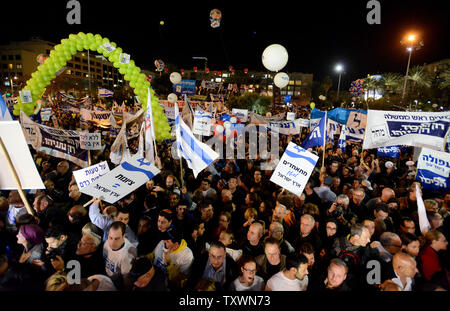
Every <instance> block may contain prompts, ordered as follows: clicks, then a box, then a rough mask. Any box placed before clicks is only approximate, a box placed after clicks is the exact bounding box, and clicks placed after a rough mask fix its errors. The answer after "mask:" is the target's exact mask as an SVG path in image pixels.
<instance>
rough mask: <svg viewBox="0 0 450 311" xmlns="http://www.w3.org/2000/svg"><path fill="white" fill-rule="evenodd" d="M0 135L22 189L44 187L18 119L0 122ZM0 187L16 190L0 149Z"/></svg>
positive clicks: (5, 159)
mask: <svg viewBox="0 0 450 311" xmlns="http://www.w3.org/2000/svg"><path fill="white" fill-rule="evenodd" d="M0 137H1V139H2V142H3V144H4V145H5V147H6V151H7V152H8V155H9V157H10V159H11V162H12V165H13V167H14V169H15V170H16V173H17V176H18V177H19V180H20V185H21V187H22V189H45V186H44V183H43V182H42V179H41V176H39V173H38V171H37V168H36V164H35V163H34V161H33V157H32V156H31V153H30V149H29V148H28V145H27V142H26V141H25V136H24V133H23V131H22V127H21V126H20V123H19V121H2V122H0ZM0 189H4V190H17V185H16V183H15V182H14V178H13V175H12V173H11V171H10V169H9V165H8V162H7V158H6V156H5V155H4V154H3V153H2V152H1V151H0Z"/></svg>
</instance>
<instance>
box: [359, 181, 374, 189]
mask: <svg viewBox="0 0 450 311" xmlns="http://www.w3.org/2000/svg"><path fill="white" fill-rule="evenodd" d="M361 184H362V185H363V186H365V187H367V189H369V190H370V191H373V188H372V184H371V183H370V181H368V180H363V181H362V182H361Z"/></svg>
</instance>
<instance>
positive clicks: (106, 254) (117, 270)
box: [103, 238, 137, 280]
mask: <svg viewBox="0 0 450 311" xmlns="http://www.w3.org/2000/svg"><path fill="white" fill-rule="evenodd" d="M136 256H137V250H136V247H134V246H133V245H132V244H131V243H130V241H128V240H127V239H126V238H125V244H124V245H123V246H122V248H121V249H119V250H117V251H113V250H112V249H111V247H109V243H108V242H106V243H105V244H104V245H103V258H104V259H105V271H106V275H107V276H109V277H110V278H111V279H113V280H114V279H115V278H117V277H119V276H121V277H124V276H126V275H127V274H128V273H130V270H131V266H132V265H131V263H132V261H133V259H134V258H135V257H136Z"/></svg>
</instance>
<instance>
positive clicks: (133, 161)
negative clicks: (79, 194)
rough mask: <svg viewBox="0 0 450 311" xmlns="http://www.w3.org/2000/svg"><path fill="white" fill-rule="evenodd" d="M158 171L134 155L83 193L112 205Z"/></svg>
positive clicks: (92, 183) (91, 184) (95, 181)
mask: <svg viewBox="0 0 450 311" xmlns="http://www.w3.org/2000/svg"><path fill="white" fill-rule="evenodd" d="M159 172H160V170H159V169H158V168H157V167H156V166H155V165H153V164H152V163H150V162H149V161H147V160H146V159H145V158H143V157H141V156H140V155H138V154H136V155H134V156H133V157H131V158H130V159H129V160H127V161H125V162H123V163H122V164H120V165H119V166H117V167H116V168H115V169H113V170H112V171H110V172H109V173H107V174H105V175H103V176H102V177H100V178H99V179H97V180H94V181H93V182H91V183H90V184H89V186H87V187H86V188H84V189H83V193H85V194H88V195H91V196H93V197H94V198H98V197H100V196H102V197H103V201H105V202H108V203H110V204H113V203H115V202H117V201H118V200H120V199H122V198H123V197H125V196H126V195H127V194H129V193H131V192H132V191H134V190H136V189H137V188H139V187H140V186H142V185H143V184H145V183H146V182H147V181H148V180H150V179H152V178H153V177H155V176H156V175H158V174H159Z"/></svg>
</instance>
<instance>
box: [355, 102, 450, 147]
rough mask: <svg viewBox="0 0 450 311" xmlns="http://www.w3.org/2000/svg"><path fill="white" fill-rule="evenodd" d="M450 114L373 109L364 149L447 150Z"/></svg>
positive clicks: (444, 112) (368, 122)
mask: <svg viewBox="0 0 450 311" xmlns="http://www.w3.org/2000/svg"><path fill="white" fill-rule="evenodd" d="M449 122H450V111H443V112H421V111H413V112H403V111H383V110H369V111H368V113H367V126H366V131H365V137H364V143H363V149H371V148H377V147H385V146H395V145H406V146H415V147H425V148H430V149H434V150H439V151H444V147H445V139H446V135H447V132H448V129H449Z"/></svg>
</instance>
